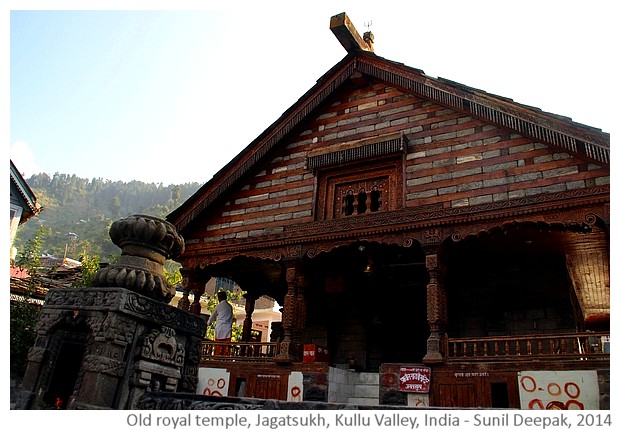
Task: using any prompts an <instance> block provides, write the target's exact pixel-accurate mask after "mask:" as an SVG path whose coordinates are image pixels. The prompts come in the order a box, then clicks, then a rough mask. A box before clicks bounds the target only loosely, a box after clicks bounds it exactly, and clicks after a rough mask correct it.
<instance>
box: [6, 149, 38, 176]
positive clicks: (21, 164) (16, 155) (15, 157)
mask: <svg viewBox="0 0 620 430" xmlns="http://www.w3.org/2000/svg"><path fill="white" fill-rule="evenodd" d="M10 154H11V161H13V164H15V167H17V170H19V173H21V175H22V176H23V177H24V178H27V177H29V176H31V175H33V174H35V173H38V172H39V171H40V170H41V169H39V166H37V163H36V162H35V161H34V155H33V154H32V151H31V150H30V147H29V146H28V142H26V141H24V140H18V141H15V142H13V143H11V150H10Z"/></svg>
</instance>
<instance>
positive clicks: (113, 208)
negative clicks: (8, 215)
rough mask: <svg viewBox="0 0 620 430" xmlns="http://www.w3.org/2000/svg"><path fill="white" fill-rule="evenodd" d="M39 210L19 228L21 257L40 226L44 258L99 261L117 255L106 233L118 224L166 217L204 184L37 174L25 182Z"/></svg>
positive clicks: (18, 248) (17, 240) (17, 241)
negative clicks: (132, 217)
mask: <svg viewBox="0 0 620 430" xmlns="http://www.w3.org/2000/svg"><path fill="white" fill-rule="evenodd" d="M26 182H27V183H28V185H29V186H30V188H32V191H33V192H34V193H35V195H36V196H37V201H38V202H39V204H40V205H41V206H42V207H43V211H42V212H41V213H40V214H39V215H38V216H37V217H35V218H32V219H30V220H29V221H28V222H26V223H24V224H22V225H21V226H20V227H19V229H18V232H17V238H16V240H15V243H14V246H15V247H17V251H18V253H20V252H22V249H23V246H24V244H25V243H26V241H27V240H28V239H30V238H32V237H33V236H34V234H35V232H36V231H37V230H38V229H39V228H41V227H44V229H45V233H44V240H43V246H42V250H43V252H44V253H48V254H51V255H56V256H59V257H62V256H63V255H64V254H65V251H66V252H67V257H69V258H73V259H79V256H80V254H82V253H86V254H88V255H98V256H99V257H100V258H101V261H102V262H105V261H108V260H109V259H110V257H111V256H115V255H119V254H120V249H119V248H118V247H117V246H116V245H114V244H113V243H112V241H111V240H110V236H109V234H108V232H109V228H110V225H111V224H112V222H114V221H116V220H117V219H120V218H123V217H126V216H129V215H133V214H147V215H154V216H158V217H161V218H164V217H165V216H166V215H167V214H168V213H170V212H171V211H172V210H173V209H175V208H177V207H178V206H179V205H181V203H183V202H184V201H185V200H186V199H187V198H189V197H190V196H191V195H192V194H193V193H194V192H195V191H196V190H197V189H198V188H199V187H200V186H201V185H202V184H199V183H197V182H194V183H186V184H182V185H168V186H164V185H162V184H155V183H150V184H147V183H144V182H140V181H132V182H128V183H127V182H121V181H116V182H113V181H109V180H103V179H84V178H79V177H77V176H76V175H67V174H59V173H56V174H55V175H53V176H51V177H50V175H48V174H46V173H40V174H36V175H33V176H31V177H30V178H27V179H26Z"/></svg>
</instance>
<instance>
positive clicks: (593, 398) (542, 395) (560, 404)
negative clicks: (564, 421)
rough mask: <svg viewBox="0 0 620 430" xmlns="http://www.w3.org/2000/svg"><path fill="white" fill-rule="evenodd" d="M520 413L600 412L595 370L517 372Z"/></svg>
mask: <svg viewBox="0 0 620 430" xmlns="http://www.w3.org/2000/svg"><path fill="white" fill-rule="evenodd" d="M519 397H520V399H521V409H589V410H596V409H599V387H598V376H597V374H596V371H595V370H581V371H577V370H575V371H573V370H567V371H531V372H519Z"/></svg>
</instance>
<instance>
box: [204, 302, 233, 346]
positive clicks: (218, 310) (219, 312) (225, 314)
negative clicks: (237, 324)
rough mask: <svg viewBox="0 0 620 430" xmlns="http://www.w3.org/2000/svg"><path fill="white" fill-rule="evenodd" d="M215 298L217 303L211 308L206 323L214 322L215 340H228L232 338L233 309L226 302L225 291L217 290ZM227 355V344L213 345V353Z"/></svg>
mask: <svg viewBox="0 0 620 430" xmlns="http://www.w3.org/2000/svg"><path fill="white" fill-rule="evenodd" d="M217 299H218V301H219V303H218V304H217V305H216V306H215V309H213V313H212V314H211V316H210V317H209V320H208V321H207V325H211V324H213V323H215V341H216V342H230V340H231V338H232V322H233V311H232V306H231V305H230V303H228V295H227V294H226V291H218V293H217ZM222 354H224V355H228V346H225V347H222V345H216V346H215V355H222Z"/></svg>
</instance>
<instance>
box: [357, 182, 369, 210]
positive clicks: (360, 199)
mask: <svg viewBox="0 0 620 430" xmlns="http://www.w3.org/2000/svg"><path fill="white" fill-rule="evenodd" d="M367 197H368V196H367V195H366V190H365V189H364V188H362V189H361V190H360V192H359V193H358V194H357V213H358V214H363V213H366V209H367V208H368V207H367V206H366V199H367Z"/></svg>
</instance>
